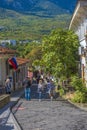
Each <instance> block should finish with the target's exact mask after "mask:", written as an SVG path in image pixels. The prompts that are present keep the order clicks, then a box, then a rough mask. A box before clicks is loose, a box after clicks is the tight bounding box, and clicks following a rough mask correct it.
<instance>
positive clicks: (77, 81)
mask: <svg viewBox="0 0 87 130" xmlns="http://www.w3.org/2000/svg"><path fill="white" fill-rule="evenodd" d="M70 85H71V86H72V87H73V88H74V90H75V91H77V90H79V91H80V92H85V91H86V87H85V84H84V83H83V81H82V79H81V78H79V77H77V76H73V77H71V82H70Z"/></svg>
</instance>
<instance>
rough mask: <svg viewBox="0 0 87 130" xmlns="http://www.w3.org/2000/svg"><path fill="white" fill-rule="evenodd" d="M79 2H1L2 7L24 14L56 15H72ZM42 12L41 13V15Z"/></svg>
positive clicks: (55, 0)
mask: <svg viewBox="0 0 87 130" xmlns="http://www.w3.org/2000/svg"><path fill="white" fill-rule="evenodd" d="M76 1H77V0H0V7H1V8H5V9H10V10H15V11H18V12H22V13H31V14H41V12H42V14H46V15H47V14H48V15H56V14H63V13H72V12H73V9H74V7H75V4H76ZM39 12H40V13H39Z"/></svg>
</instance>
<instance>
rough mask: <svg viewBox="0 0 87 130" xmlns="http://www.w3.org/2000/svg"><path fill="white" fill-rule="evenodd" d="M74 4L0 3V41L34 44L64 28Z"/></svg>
mask: <svg viewBox="0 0 87 130" xmlns="http://www.w3.org/2000/svg"><path fill="white" fill-rule="evenodd" d="M76 2H77V0H0V39H16V40H26V39H28V40H30V41H31V40H38V39H41V38H42V37H43V36H44V35H46V34H49V33H50V32H51V31H52V30H53V29H56V28H60V27H61V28H68V25H69V22H70V18H71V15H72V12H73V10H74V8H75V5H76Z"/></svg>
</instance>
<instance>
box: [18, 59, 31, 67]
mask: <svg viewBox="0 0 87 130" xmlns="http://www.w3.org/2000/svg"><path fill="white" fill-rule="evenodd" d="M16 60H17V63H18V66H20V65H23V64H26V63H29V60H28V59H25V58H20V57H17V58H16Z"/></svg>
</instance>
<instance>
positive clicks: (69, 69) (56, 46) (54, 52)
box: [42, 29, 79, 77]
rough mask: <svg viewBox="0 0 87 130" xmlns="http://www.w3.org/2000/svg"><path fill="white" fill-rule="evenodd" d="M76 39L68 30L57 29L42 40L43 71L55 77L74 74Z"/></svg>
mask: <svg viewBox="0 0 87 130" xmlns="http://www.w3.org/2000/svg"><path fill="white" fill-rule="evenodd" d="M78 46H79V42H78V37H77V35H76V34H74V32H72V31H70V30H63V29H57V30H54V31H52V33H51V34H50V35H49V36H46V37H45V38H44V39H43V43H42V51H43V57H42V63H43V64H44V65H45V70H46V71H47V70H48V71H51V73H53V74H54V75H55V76H62V75H65V76H67V77H68V76H70V75H71V74H72V73H76V71H77V65H76V61H77V60H78V53H77V51H78Z"/></svg>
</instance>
